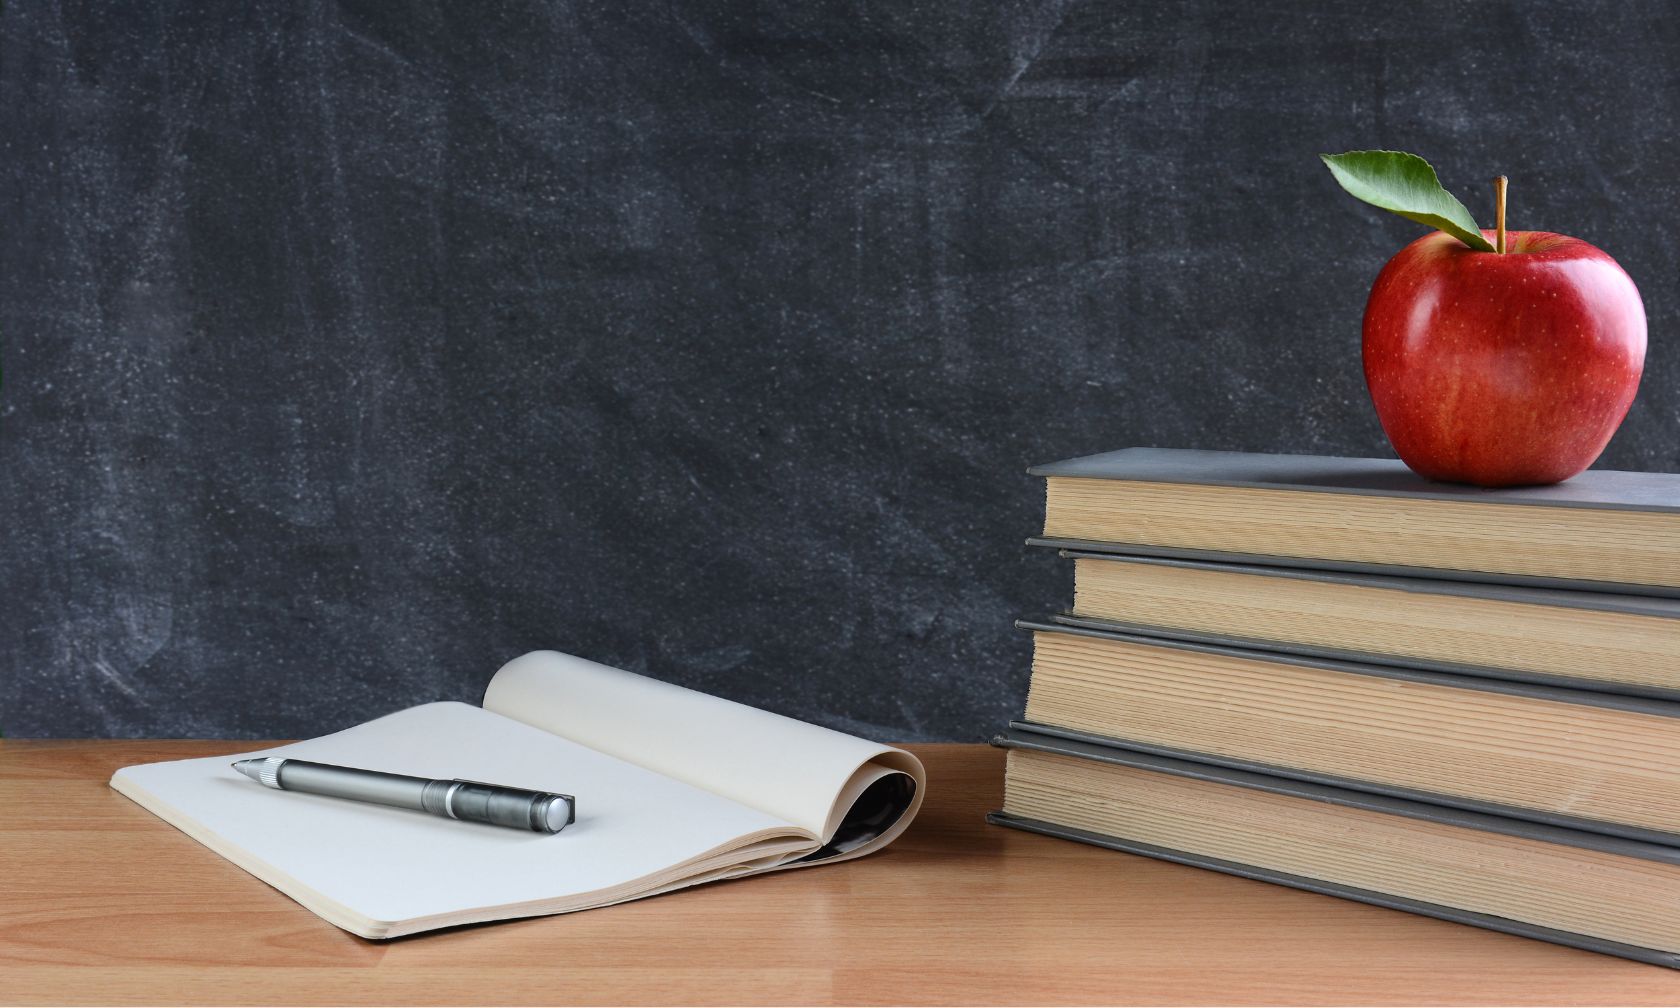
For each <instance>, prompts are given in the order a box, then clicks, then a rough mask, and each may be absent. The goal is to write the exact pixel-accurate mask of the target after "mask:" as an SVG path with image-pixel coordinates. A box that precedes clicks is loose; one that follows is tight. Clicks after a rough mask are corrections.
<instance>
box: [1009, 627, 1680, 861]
mask: <svg viewBox="0 0 1680 1008" xmlns="http://www.w3.org/2000/svg"><path fill="white" fill-rule="evenodd" d="M1019 625H1020V626H1022V627H1023V628H1025V629H1028V630H1031V631H1033V669H1032V678H1031V684H1030V687H1029V690H1028V695H1027V708H1026V720H1027V722H1028V725H1027V726H1028V727H1031V728H1033V729H1035V730H1037V731H1039V732H1041V733H1042V732H1049V733H1057V734H1063V735H1066V736H1068V737H1073V738H1081V739H1087V740H1098V741H1112V742H1114V743H1115V744H1119V745H1124V746H1126V747H1128V748H1133V749H1142V750H1146V751H1151V752H1157V753H1160V754H1162V755H1167V756H1173V757H1177V758H1184V759H1190V760H1194V761H1198V762H1206V763H1218V764H1221V765H1225V766H1230V767H1235V768H1238V769H1244V770H1254V771H1259V772H1264V773H1268V774H1275V775H1279V776H1285V777H1292V778H1295V779H1300V780H1309V781H1316V782H1320V783H1326V784H1331V785H1335V786H1338V787H1345V788H1350V789H1356V790H1365V791H1372V792H1377V793H1386V794H1393V795H1398V796H1401V797H1406V798H1411V799H1417V800H1423V801H1429V802H1433V803H1438V804H1445V805H1452V806H1455V807H1459V808H1466V809H1472V810H1476V811H1483V812H1490V813H1494V814H1498V815H1502V816H1509V817H1514V818H1522V819H1529V820H1533V821H1536V822H1545V823H1549V824H1553V825H1560V826H1567V827H1570V828H1572V829H1578V830H1588V831H1595V832H1603V833H1609V834H1614V835H1619V836H1626V837H1632V838H1637V839H1642V840H1647V841H1651V842H1657V843H1680V703H1676V702H1673V701H1666V700H1657V699H1650V698H1645V697H1632V696H1619V695H1615V694H1608V693H1601V692H1589V691H1585V690H1573V689H1561V688H1558V687H1552V686H1541V685H1533V684H1528V683H1517V682H1508V681H1502V680H1498V679H1488V678H1479V677H1472V676H1462V675H1453V674H1449V673H1441V672H1428V671H1422V670H1416V669H1403V668H1397V667H1393V666H1380V665H1372V664H1368V663H1358V662H1347V661H1336V660H1332V659H1324V658H1309V657H1305V656H1300V655H1287V654H1279V653H1267V652H1258V651H1250V650H1244V649H1240V648H1232V647H1223V646H1219V645H1212V644H1197V643H1194V642H1189V641H1179V640H1170V639H1166V638H1160V637H1146V636H1141V635H1137V634H1125V633H1118V632H1109V631H1102V630H1093V629H1085V628H1080V627H1072V626H1068V625H1065V624H1056V623H1041V622H1026V621H1023V622H1022V623H1020V624H1019Z"/></svg>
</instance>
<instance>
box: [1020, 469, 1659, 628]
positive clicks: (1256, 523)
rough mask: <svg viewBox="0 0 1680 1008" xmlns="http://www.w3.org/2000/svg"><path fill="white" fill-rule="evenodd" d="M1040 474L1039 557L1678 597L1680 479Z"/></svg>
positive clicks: (1375, 473)
mask: <svg viewBox="0 0 1680 1008" xmlns="http://www.w3.org/2000/svg"><path fill="white" fill-rule="evenodd" d="M1028 471H1029V472H1030V473H1032V474H1034V475H1038V476H1043V477H1045V483H1046V508H1045V525H1044V537H1043V538H1042V539H1037V540H1032V541H1033V542H1035V543H1039V544H1042V545H1050V546H1057V547H1063V548H1069V549H1088V550H1093V551H1105V552H1106V551H1118V552H1124V553H1133V554H1153V555H1164V556H1179V557H1187V558H1190V559H1203V560H1224V561H1230V562H1239V563H1240V562H1249V563H1259V564H1266V565H1274V564H1275V565H1284V566H1301V567H1318V568H1327V569H1335V570H1353V571H1364V572H1369V573H1398V574H1411V575H1415V576H1430V577H1445V578H1455V579H1460V580H1470V581H1491V582H1495V583H1508V584H1533V585H1539V586H1542V587H1546V586H1550V587H1566V588H1569V587H1573V588H1585V589H1589V590H1599V591H1610V592H1631V593H1634V594H1666V595H1676V596H1680V475H1673V474H1666V473H1632V472H1611V471H1605V470H1589V471H1587V472H1584V473H1582V474H1580V475H1579V476H1576V477H1574V478H1573V479H1570V480H1567V481H1565V482H1563V483H1560V484H1557V485H1555V486H1544V487H1519V488H1514V489H1504V490H1487V489H1482V488H1479V487H1470V486H1458V485H1454V484H1446V483H1433V482H1430V481H1428V480H1425V479H1423V478H1421V477H1419V476H1416V475H1414V474H1413V473H1412V472H1411V470H1409V469H1407V468H1406V467H1405V465H1404V464H1402V463H1400V462H1398V461H1391V460H1385V459H1352V458H1325V457H1320V456H1311V455H1255V454H1247V453H1242V452H1206V451H1184V450H1174V449H1157V448H1129V449H1126V450H1124V451H1117V452H1109V453H1107V454H1104V455H1092V456H1088V457H1086V458H1078V459H1069V460H1067V461H1063V462H1055V463H1052V464H1049V465H1043V466H1036V467H1034V468H1032V469H1030V470H1028Z"/></svg>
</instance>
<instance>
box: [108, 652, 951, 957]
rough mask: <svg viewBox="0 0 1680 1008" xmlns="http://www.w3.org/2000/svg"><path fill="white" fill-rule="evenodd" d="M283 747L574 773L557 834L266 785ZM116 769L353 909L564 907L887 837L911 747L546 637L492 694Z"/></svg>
mask: <svg viewBox="0 0 1680 1008" xmlns="http://www.w3.org/2000/svg"><path fill="white" fill-rule="evenodd" d="M257 756H281V757H291V758H297V759H304V760H312V761H315V762H318V763H333V764H339V765H343V766H352V767H358V768H362V769H368V770H379V771H385V772H388V773H398V774H407V775H412V776H418V777H431V778H445V779H451V778H453V779H463V780H478V781H487V782H491V783H495V784H503V785H507V786H510V787H519V788H526V789H530V790H534V791H551V792H559V793H563V794H570V795H574V796H575V797H576V799H577V819H576V822H575V823H573V824H572V825H570V826H568V827H567V828H566V829H565V830H564V831H563V832H560V833H557V834H553V835H548V834H538V833H532V832H522V831H517V830H512V829H504V828H499V827H495V826H484V825H479V824H476V823H464V822H452V821H450V820H448V819H438V818H433V817H431V816H427V815H423V814H419V813H415V812H408V811H403V810H400V809H393V808H385V807H381V806H375V805H365V804H360V803H357V802H349V801H343V800H340V799H336V798H326V797H320V796H317V795H311V794H303V793H297V792H289V791H275V790H271V789H268V788H265V787H262V786H260V785H258V784H256V783H254V782H252V781H249V780H247V779H245V778H244V777H242V776H240V775H239V774H238V773H236V772H235V771H234V770H233V769H232V767H231V766H230V764H231V763H232V761H233V760H235V759H242V758H250V757H257ZM111 786H112V787H113V788H115V789H117V790H118V791H120V792H122V793H123V794H125V795H127V796H128V797H130V798H132V799H134V800H135V801H136V802H138V803H140V804H141V805H142V806H144V807H145V808H146V809H148V810H149V811H151V812H153V813H154V814H156V815H157V816H159V817H160V818H162V819H163V820H164V821H166V822H168V823H170V824H171V825H173V826H175V827H176V828H178V829H180V830H181V831H182V832H184V833H186V834H187V835H188V836H190V837H192V838H193V839H195V840H197V841H198V842H200V843H202V844H204V845H205V846H206V847H208V848H210V849H211V850H213V851H215V852H216V853H217V854H220V855H222V856H223V857H225V858H227V859H228V860H229V861H232V862H233V863H234V864H236V865H238V866H239V867H241V868H243V869H245V870H246V871H248V872H250V873H251V874H252V875H255V876H256V877H257V878H259V879H262V880H263V881H264V882H267V883H268V884H269V885H271V886H273V887H274V888H276V889H278V890H280V891H281V892H282V893H285V894H286V895H287V896H290V897H291V898H292V899H294V900H296V901H297V902H299V903H301V904H302V905H303V906H304V907H306V908H308V909H309V910H311V911H313V912H315V913H316V914H318V915H320V916H321V917H322V918H324V919H326V920H328V921H330V922H331V923H333V924H336V925H338V926H339V927H341V928H344V929H345V930H347V931H350V932H353V933H355V934H358V935H361V936H363V937H366V938H394V937H396V936H398V935H405V934H411V933H414V932H417V931H426V930H430V929H433V928H442V927H450V926H453V925H458V924H470V923H474V922H478V921H490V920H499V919H502V918H509V917H529V916H535V915H539V914H555V913H567V912H570V911H574V910H584V909H588V908H591V907H600V906H605V905H607V904H610V903H621V902H624V901H626V900H633V899H639V898H641V897H643V896H653V895H657V894H659V893H664V892H669V891H671V890H673V889H680V888H684V887H687V886H693V885H698V884H700V883H703V882H715V881H721V880H724V879H735V878H741V877H744V876H748V875H756V874H760V873H763V872H770V871H780V870H783V869H787V868H803V867H810V866H813V865H822V864H830V863H833V862H836V861H842V860H845V859H848V858H855V857H861V856H863V855H865V854H869V853H871V852H873V851H877V850H880V849H881V848H882V847H884V846H886V845H887V844H888V843H890V842H891V841H892V840H893V838H894V837H896V836H898V835H899V834H900V833H901V832H903V830H904V828H905V827H906V826H907V825H908V824H909V822H910V820H911V818H912V817H914V816H915V814H916V810H917V809H918V808H919V807H920V805H921V801H922V796H923V793H924V791H925V790H926V777H925V775H924V773H923V770H922V765H921V762H920V761H919V760H917V759H916V758H915V757H914V756H912V755H911V754H909V753H906V752H903V751H901V750H898V749H894V748H891V747H889V746H883V745H878V744H876V743H873V742H868V741H865V740H863V739H859V738H854V737H852V736H850V735H843V734H841V733H839V732H835V731H830V730H828V729H826V728H819V727H817V726H815V725H809V724H805V723H804V722H801V721H795V720H793V719H791V718H786V717H781V716H780V715H776V714H772V713H769V712H767V711H762V710H757V709H755V708H752V707H746V706H743V705H741V704H736V703H731V702H730V701H727V700H722V699H719V698H717V697H712V696H707V695H705V694H703V693H697V692H695V691H693V690H688V689H683V688H682V687H679V686H675V685H671V684H668V683H663V682H659V681H658V680H654V679H648V678H645V677H642V676H638V675H634V674H632V673H629V672H624V671H620V670H618V669H614V668H609V667H607V666H604V665H597V664H595V663H594V662H589V661H585V660H583V659H581V658H573V657H570V656H568V655H562V654H556V653H555V652H552V651H537V652H532V653H531V654H528V655H524V656H523V657H520V658H516V659H514V660H513V661H511V662H509V663H508V664H507V665H505V666H503V667H502V669H501V671H499V672H497V673H496V676H495V678H494V679H493V680H492V681H491V682H490V686H489V688H488V689H487V690H486V692H485V695H484V705H483V706H482V707H474V706H472V705H470V704H463V703H431V704H423V705H421V706H419V707H411V708H409V709H407V710H403V711H399V712H397V713H395V714H390V715H387V716H385V717H382V718H379V719H377V720H374V721H369V722H367V723H366V724H362V725H358V726H356V727H353V728H348V729H345V730H344V731H341V732H337V733H335V734H332V735H326V736H323V737H321V738H317V739H311V740H309V741H307V742H299V743H296V744H293V745H286V746H280V747H278V748H272V749H262V750H258V751H256V752H248V753H239V754H236V755H230V756H224V757H216V758H211V759H192V760H177V761H174V762H168V763H153V764H148V765H143V766H132V767H125V768H124V769H122V770H119V771H117V773H116V775H115V776H113V777H112V778H111Z"/></svg>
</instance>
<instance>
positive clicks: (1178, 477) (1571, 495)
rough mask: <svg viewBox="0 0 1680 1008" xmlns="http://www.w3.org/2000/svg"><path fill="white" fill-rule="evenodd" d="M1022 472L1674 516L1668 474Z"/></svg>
mask: <svg viewBox="0 0 1680 1008" xmlns="http://www.w3.org/2000/svg"><path fill="white" fill-rule="evenodd" d="M1027 472H1028V473H1029V474H1031V475H1033V476H1071V477H1077V478H1080V479H1111V480H1133V481H1138V482H1145V483H1195V484H1201V485H1204V486H1230V487H1246V488H1249V489H1254V490H1299V491H1308V492H1312V493H1341V494H1355V495H1358V496H1363V497H1410V498H1416V499H1424V500H1450V501H1458V502H1460V503H1467V504H1486V505H1490V506H1499V505H1504V504H1521V505H1525V506H1530V507H1534V506H1539V507H1574V508H1592V509H1595V510H1609V511H1657V512H1664V513H1669V514H1676V515H1680V474H1676V473H1642V472H1617V471H1614V470H1609V469H1588V470H1587V471H1586V472H1584V473H1581V474H1580V475H1578V476H1575V477H1572V478H1570V479H1567V480H1564V481H1563V482H1562V483H1557V484H1553V485H1552V486H1539V487H1508V488H1503V489H1499V490H1489V489H1486V488H1484V487H1474V486H1467V485H1464V484H1458V483H1437V482H1435V481H1433V480H1426V479H1424V478H1423V477H1422V476H1419V475H1417V474H1416V473H1414V472H1412V471H1411V470H1410V469H1408V468H1406V464H1405V463H1404V462H1401V461H1399V460H1398V459H1369V458H1333V457H1330V456H1326V455H1264V454H1258V453H1254V452H1223V451H1192V450H1189V449H1185V448H1125V449H1122V450H1120V451H1113V452H1105V453H1103V454H1101V455H1086V456H1084V457H1081V458H1074V459H1064V460H1063V461H1060V462H1051V463H1048V464H1046V465H1037V466H1033V467H1032V468H1030V469H1028V470H1027Z"/></svg>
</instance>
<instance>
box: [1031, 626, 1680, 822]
mask: <svg viewBox="0 0 1680 1008" xmlns="http://www.w3.org/2000/svg"><path fill="white" fill-rule="evenodd" d="M1015 625H1016V626H1017V627H1019V628H1020V629H1022V630H1031V631H1034V632H1038V633H1059V634H1070V635H1073V636H1082V637H1098V638H1105V639H1109V640H1120V641H1128V642H1130V643H1134V644H1144V645H1148V646H1150V647H1159V648H1168V649H1173V650H1180V651H1195V652H1201V653H1203V654H1216V655H1224V656H1227V657H1232V658H1244V659H1249V660H1255V661H1267V662H1276V663H1278V664H1283V665H1294V666H1299V667H1304V668H1317V669H1326V670H1329V671H1333V672H1343V673H1347V674H1350V675H1362V676H1374V677H1377V678H1383V679H1395V680H1400V681H1403V682H1417V683H1427V684H1430V685H1434V686H1448V687H1452V688H1455V689H1464V690H1471V691H1476V692H1484V693H1500V694H1504V695H1506V696H1517V697H1525V698H1528V699H1532V700H1542V701H1550V702H1553V703H1567V704H1579V705H1582V706H1587V707H1603V708H1607V709H1610V710H1621V711H1629V712H1632V713H1635V714H1648V715H1653V716H1656V717H1668V718H1680V703H1677V702H1675V701H1672V700H1659V699H1655V698H1650V697H1635V696H1623V695H1620V694H1614V693H1601V692H1591V691H1587V690H1579V689H1566V688H1562V687H1557V686H1546V685H1541V684H1539V683H1523V682H1513V681H1509V680H1503V679H1487V678H1479V677H1476V676H1465V675H1456V674H1453V673H1449V672H1432V671H1428V670H1424V669H1408V668H1399V667H1394V666H1383V665H1372V664H1368V663H1363V662H1350V661H1342V660H1338V659H1332V658H1314V657H1309V656H1306V655H1298V654H1284V653H1268V652H1257V651H1250V650H1247V649H1244V648H1237V647H1229V646H1226V645H1222V644H1203V643H1198V642H1195V641H1184V640H1172V639H1168V638H1161V637H1148V636H1144V635H1142V634H1133V633H1122V632H1118V631H1112V630H1100V629H1094V628H1087V627H1078V626H1070V625H1067V624H1061V623H1051V622H1045V621H1042V620H1017V621H1016V623H1015ZM1014 726H1015V727H1019V728H1021V729H1023V730H1029V731H1032V732H1033V733H1035V734H1036V735H1053V736H1057V737H1060V738H1063V739H1066V740H1069V741H1075V742H1080V743H1088V744H1094V745H1100V746H1123V747H1125V748H1126V749H1128V750H1133V751H1142V752H1150V753H1155V754H1157V755H1160V756H1165V757H1169V758H1172V759H1177V760H1183V761H1188V762H1194V763H1199V764H1204V765H1208V766H1218V767H1223V768H1226V769H1232V770H1240V771H1244V772H1250V773H1258V774H1263V775H1265V776H1267V777H1268V778H1271V777H1283V778H1289V779H1292V780H1297V781H1303V782H1307V783H1312V784H1317V785H1324V786H1329V787H1334V788H1338V789H1344V790H1349V791H1363V792H1367V793H1369V794H1374V795H1383V796H1387V797H1393V798H1397V799H1404V800H1408V801H1416V802H1423V803H1426V804H1428V805H1430V806H1447V807H1451V808H1457V809H1464V810H1466V811H1470V812H1476V813H1481V814H1487V815H1494V816H1498V817H1500V818H1502V819H1521V820H1526V821H1529V822H1533V823H1537V824H1541V825H1546V826H1554V827H1558V828H1561V829H1568V830H1571V831H1579V832H1592V833H1602V834H1605V835H1607V836H1616V837H1623V838H1627V839H1630V840H1637V841H1642V842H1646V843H1655V844H1664V845H1680V833H1671V832H1666V831H1663V830H1653V829H1647V828H1645V827H1641V826H1630V825H1627V824H1626V823H1614V822H1605V821H1603V820H1599V819H1587V818H1583V817H1580V816H1571V815H1564V814H1560V813H1556V812H1548V811H1544V810H1540V809H1530V808H1520V807H1518V806H1514V805H1501V804H1498V803H1495V802H1487V801H1481V800H1479V799H1476V798H1465V797H1461V796H1458V795H1451V794H1442V793H1439V792H1434V791H1422V790H1418V789H1415V788H1407V787H1397V786H1394V785H1390V784H1381V783H1376V782H1373V781H1367V780H1361V779H1358V778H1354V777H1342V776H1339V775H1336V774H1326V773H1319V772H1317V771H1314V770H1302V769H1298V768H1296V767H1288V766H1280V765H1276V764H1270V763H1260V762H1256V761H1253V760H1246V759H1241V758H1237V757H1230V756H1219V755H1213V754H1209V753H1203V752H1197V751H1192V750H1188V749H1177V748H1174V747H1171V746H1160V745H1155V744H1153V743H1147V742H1137V741H1134V740H1131V739H1117V738H1108V737H1105V736H1100V735H1094V734H1091V733H1089V732H1082V731H1078V730H1075V729H1070V728H1063V727H1060V726H1057V725H1045V724H1038V723H1035V722H1025V721H1021V722H1015V723H1014ZM1676 728H1680V724H1676Z"/></svg>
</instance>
